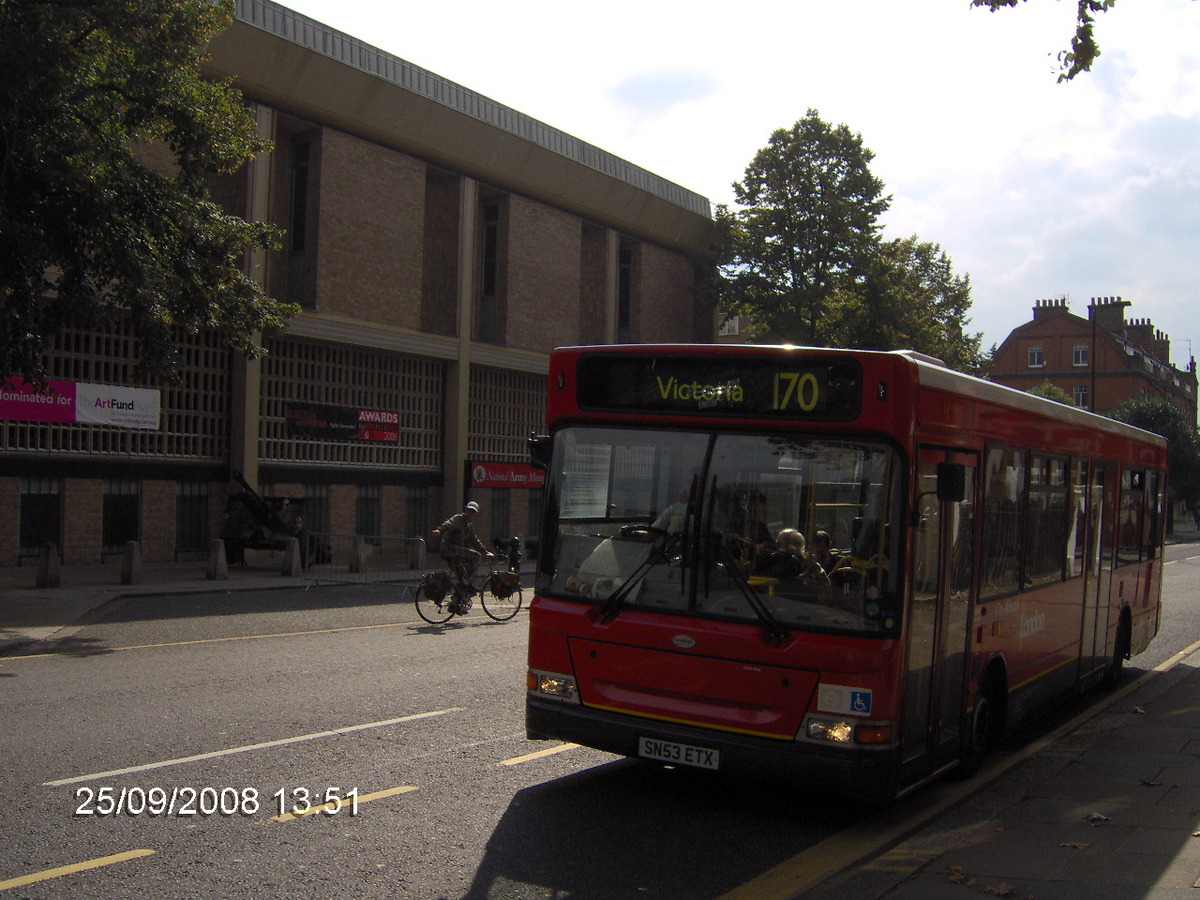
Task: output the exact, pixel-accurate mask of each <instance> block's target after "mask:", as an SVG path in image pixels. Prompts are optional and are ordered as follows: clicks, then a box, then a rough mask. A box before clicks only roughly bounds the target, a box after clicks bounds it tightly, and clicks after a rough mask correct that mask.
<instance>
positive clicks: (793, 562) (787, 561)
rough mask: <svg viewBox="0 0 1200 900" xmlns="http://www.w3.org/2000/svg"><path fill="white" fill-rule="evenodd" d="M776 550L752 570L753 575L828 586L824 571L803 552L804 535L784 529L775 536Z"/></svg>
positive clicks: (793, 530)
mask: <svg viewBox="0 0 1200 900" xmlns="http://www.w3.org/2000/svg"><path fill="white" fill-rule="evenodd" d="M775 541H776V544H777V545H778V547H779V549H778V550H773V551H771V552H770V553H768V554H767V555H766V556H765V557H764V558H763V559H762V560H761V561H760V562H759V564H758V566H757V567H756V568H755V570H754V574H755V575H762V576H765V577H767V578H778V579H779V580H780V581H811V582H813V583H815V584H829V576H828V575H826V574H825V570H824V569H822V568H821V566H820V565H819V564H818V563H817V562H815V561H814V560H813V558H812V557H810V556H809V555H808V554H807V553H806V552H805V545H804V535H802V534H801V533H800V532H799V531H797V530H796V529H795V528H785V529H783V531H781V532H779V534H778V535H777V536H776V539H775Z"/></svg>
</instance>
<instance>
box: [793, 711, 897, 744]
mask: <svg viewBox="0 0 1200 900" xmlns="http://www.w3.org/2000/svg"><path fill="white" fill-rule="evenodd" d="M804 735H805V737H807V738H808V739H809V740H813V741H829V742H830V743H832V744H871V745H875V746H886V745H888V744H891V742H892V724H891V723H890V722H857V721H855V722H851V721H847V720H846V719H822V718H817V717H815V716H814V717H810V718H809V719H808V721H807V722H805V725H804Z"/></svg>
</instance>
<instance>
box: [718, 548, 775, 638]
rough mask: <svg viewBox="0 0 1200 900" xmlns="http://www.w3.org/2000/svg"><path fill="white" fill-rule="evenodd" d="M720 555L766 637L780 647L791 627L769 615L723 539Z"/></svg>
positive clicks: (765, 606) (768, 611)
mask: <svg viewBox="0 0 1200 900" xmlns="http://www.w3.org/2000/svg"><path fill="white" fill-rule="evenodd" d="M721 555H722V557H723V559H724V562H725V570H726V571H727V572H729V575H730V578H732V579H733V583H734V584H736V585H737V586H738V590H740V591H741V592H742V595H743V596H744V597H745V598H746V602H747V603H749V604H750V608H751V609H752V610H754V615H755V616H757V617H758V620H759V621H760V622H762V625H763V630H764V631H765V632H766V633H767V637H768V638H769V639H770V640H771V643H773V644H774V645H775V646H776V647H781V646H783V645H784V644H786V643H787V642H788V641H790V640H791V639H792V632H791V629H789V628H788V627H787V626H786V625H781V624H780V623H779V620H778V619H776V618H775V617H774V616H773V615H771V610H769V609H767V605H766V604H765V603H763V601H762V597H760V596H759V595H758V592H757V591H756V590H754V588H752V587H751V586H750V583H749V582H748V581H746V576H744V575H743V574H742V570H741V569H740V568H738V560H737V559H736V558H735V557H734V555H733V552H732V551H731V550H730V549H729V547H728V545H726V543H725V541H724V540H722V541H721Z"/></svg>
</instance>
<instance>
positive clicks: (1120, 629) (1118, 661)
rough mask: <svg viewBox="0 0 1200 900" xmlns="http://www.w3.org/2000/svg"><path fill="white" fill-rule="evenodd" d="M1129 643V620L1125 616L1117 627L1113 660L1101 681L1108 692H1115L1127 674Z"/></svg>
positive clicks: (1101, 684)
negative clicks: (1126, 662)
mask: <svg viewBox="0 0 1200 900" xmlns="http://www.w3.org/2000/svg"><path fill="white" fill-rule="evenodd" d="M1129 641H1130V635H1129V618H1128V617H1127V616H1124V615H1123V616H1121V624H1120V625H1119V626H1117V640H1116V642H1115V643H1114V644H1113V655H1112V659H1111V660H1110V661H1109V663H1108V668H1107V669H1105V670H1104V675H1103V677H1101V679H1100V687H1101V688H1103V689H1104V690H1106V691H1111V690H1113V689H1114V688H1116V687H1117V686H1118V685H1120V683H1121V677H1122V676H1123V675H1124V674H1125V657H1127V656H1128V655H1129Z"/></svg>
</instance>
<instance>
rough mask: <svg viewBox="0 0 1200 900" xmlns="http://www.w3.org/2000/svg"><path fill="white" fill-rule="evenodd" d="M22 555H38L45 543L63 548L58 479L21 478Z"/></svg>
mask: <svg viewBox="0 0 1200 900" xmlns="http://www.w3.org/2000/svg"><path fill="white" fill-rule="evenodd" d="M18 515H19V517H20V526H19V527H20V534H21V546H20V550H19V553H20V555H21V556H37V555H38V554H39V553H40V552H41V549H42V546H43V545H45V544H53V545H54V546H55V547H58V548H60V549H61V547H62V494H61V488H60V482H59V480H58V479H57V478H22V479H21V510H20V513H19V514H18Z"/></svg>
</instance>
